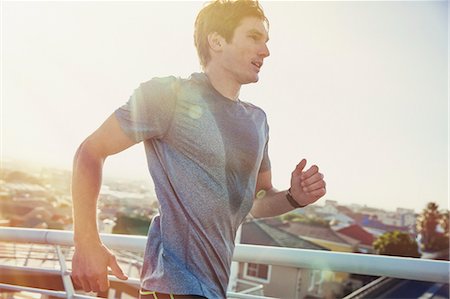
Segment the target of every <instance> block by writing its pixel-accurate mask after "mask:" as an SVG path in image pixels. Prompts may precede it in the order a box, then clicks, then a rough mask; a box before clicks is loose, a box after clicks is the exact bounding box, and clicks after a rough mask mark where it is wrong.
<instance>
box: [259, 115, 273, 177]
mask: <svg viewBox="0 0 450 299" xmlns="http://www.w3.org/2000/svg"><path fill="white" fill-rule="evenodd" d="M265 123H266V144H265V146H264V152H263V158H262V161H261V166H260V167H259V172H264V171H268V170H270V168H271V166H270V159H269V125H268V124H267V119H266V122H265Z"/></svg>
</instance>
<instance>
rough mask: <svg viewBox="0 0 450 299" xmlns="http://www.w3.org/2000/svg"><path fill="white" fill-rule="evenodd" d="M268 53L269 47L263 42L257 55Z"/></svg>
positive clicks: (267, 54) (263, 55)
mask: <svg viewBox="0 0 450 299" xmlns="http://www.w3.org/2000/svg"><path fill="white" fill-rule="evenodd" d="M269 55H270V51H269V47H267V44H264V45H263V46H262V48H261V50H260V52H259V56H261V57H264V58H265V57H268V56H269Z"/></svg>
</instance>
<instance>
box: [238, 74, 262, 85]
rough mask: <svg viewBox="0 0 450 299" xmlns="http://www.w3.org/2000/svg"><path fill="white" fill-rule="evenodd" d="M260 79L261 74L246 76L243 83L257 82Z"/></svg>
mask: <svg viewBox="0 0 450 299" xmlns="http://www.w3.org/2000/svg"><path fill="white" fill-rule="evenodd" d="M258 81H259V76H258V75H256V76H252V77H249V78H246V79H245V80H243V82H242V83H241V84H242V85H244V84H250V83H256V82H258Z"/></svg>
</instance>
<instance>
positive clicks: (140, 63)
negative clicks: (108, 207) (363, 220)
mask: <svg viewBox="0 0 450 299" xmlns="http://www.w3.org/2000/svg"><path fill="white" fill-rule="evenodd" d="M203 4H204V2H198V1H192V2H190V1H183V2H154V1H152V2H143V1H141V2H113V1H104V2H89V1H84V2H8V1H3V2H2V15H1V19H2V20H1V25H2V28H1V33H2V45H1V51H2V53H1V74H2V77H1V84H2V88H1V108H2V109H1V160H2V162H7V161H11V160H12V159H15V160H23V161H28V162H29V163H39V164H42V165H48V166H53V167H62V168H67V169H70V168H71V164H72V159H73V156H74V153H75V151H76V149H77V147H78V145H79V144H80V143H81V142H82V141H83V140H84V138H86V137H87V136H88V135H89V134H90V133H92V132H93V131H94V130H95V129H96V128H97V127H98V126H99V125H100V124H101V123H102V122H103V121H104V120H105V119H106V118H107V117H108V116H109V115H110V114H111V113H112V112H113V111H114V110H115V109H117V108H118V107H119V106H120V105H122V104H124V103H125V102H126V101H127V100H128V98H129V97H130V95H131V93H132V92H133V90H134V89H135V88H136V87H137V86H138V85H139V84H140V83H141V82H145V81H148V80H150V79H151V78H153V77H160V76H167V75H175V76H180V77H188V76H189V75H190V74H191V73H193V72H199V71H201V68H200V65H199V62H198V58H197V54H196V50H195V48H194V43H193V24H194V21H195V17H196V15H197V12H198V11H199V10H200V9H201V7H202V6H203ZM261 4H262V6H263V8H264V10H265V13H266V15H267V17H268V19H269V21H270V32H269V35H270V41H269V43H268V47H269V49H270V52H271V55H270V57H268V58H267V59H266V60H265V63H264V66H263V68H262V70H261V73H260V80H259V82H258V83H256V84H250V85H246V86H243V87H242V90H241V94H240V99H241V100H244V101H248V102H251V103H253V104H255V105H257V106H259V107H261V108H263V109H264V110H265V111H266V113H267V116H268V122H269V126H270V143H269V155H270V158H271V162H272V180H273V184H274V186H275V187H276V188H278V189H286V188H288V187H289V183H290V175H291V172H292V171H293V169H294V167H295V165H296V164H297V163H298V162H299V161H300V160H301V159H302V158H306V159H307V160H308V167H309V166H310V165H313V164H316V165H318V166H319V169H320V171H321V172H322V173H323V174H324V175H325V180H326V182H327V195H326V196H325V197H324V198H323V199H321V201H322V203H323V202H324V201H325V200H327V199H330V200H336V201H338V202H339V203H343V204H349V203H356V204H360V205H367V206H371V207H377V208H383V209H386V210H395V209H396V208H397V207H403V208H410V209H415V210H416V212H419V211H421V210H422V209H423V208H424V207H425V206H426V204H427V202H429V201H434V202H436V203H438V204H439V206H440V207H441V208H447V209H448V208H449V203H448V145H449V142H448V127H449V126H448V124H449V122H448V113H449V109H448V24H449V23H448V14H449V9H448V3H447V2H446V1H413V2H408V1H397V2H394V1H391V2H389V1H383V2H376V1H361V2H352V1H348V2H340V1H332V2H321V1H314V2H300V1H298V2H284V1H271V2H270V1H269V2H264V1H263V2H261ZM146 165H147V164H146V161H145V155H144V149H143V145H142V144H139V145H136V146H134V147H132V148H131V149H129V150H127V151H125V152H123V153H120V154H118V155H115V156H112V157H109V158H108V159H107V162H106V165H105V168H104V173H105V176H115V177H127V178H132V179H136V178H138V179H141V178H142V179H149V178H150V177H149V174H148V170H147V166H146Z"/></svg>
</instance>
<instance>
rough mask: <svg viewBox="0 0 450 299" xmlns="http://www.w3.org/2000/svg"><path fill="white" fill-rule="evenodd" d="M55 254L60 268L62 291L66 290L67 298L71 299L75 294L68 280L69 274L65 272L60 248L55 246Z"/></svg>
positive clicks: (64, 261)
mask: <svg viewBox="0 0 450 299" xmlns="http://www.w3.org/2000/svg"><path fill="white" fill-rule="evenodd" d="M55 248H56V253H57V254H58V259H59V264H60V266H61V278H62V281H63V284H64V289H65V290H66V294H67V298H69V299H72V298H73V295H74V294H75V290H74V288H73V283H72V279H70V274H69V272H68V271H67V266H66V259H65V258H64V255H63V254H62V251H61V246H59V245H56V246H55Z"/></svg>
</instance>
